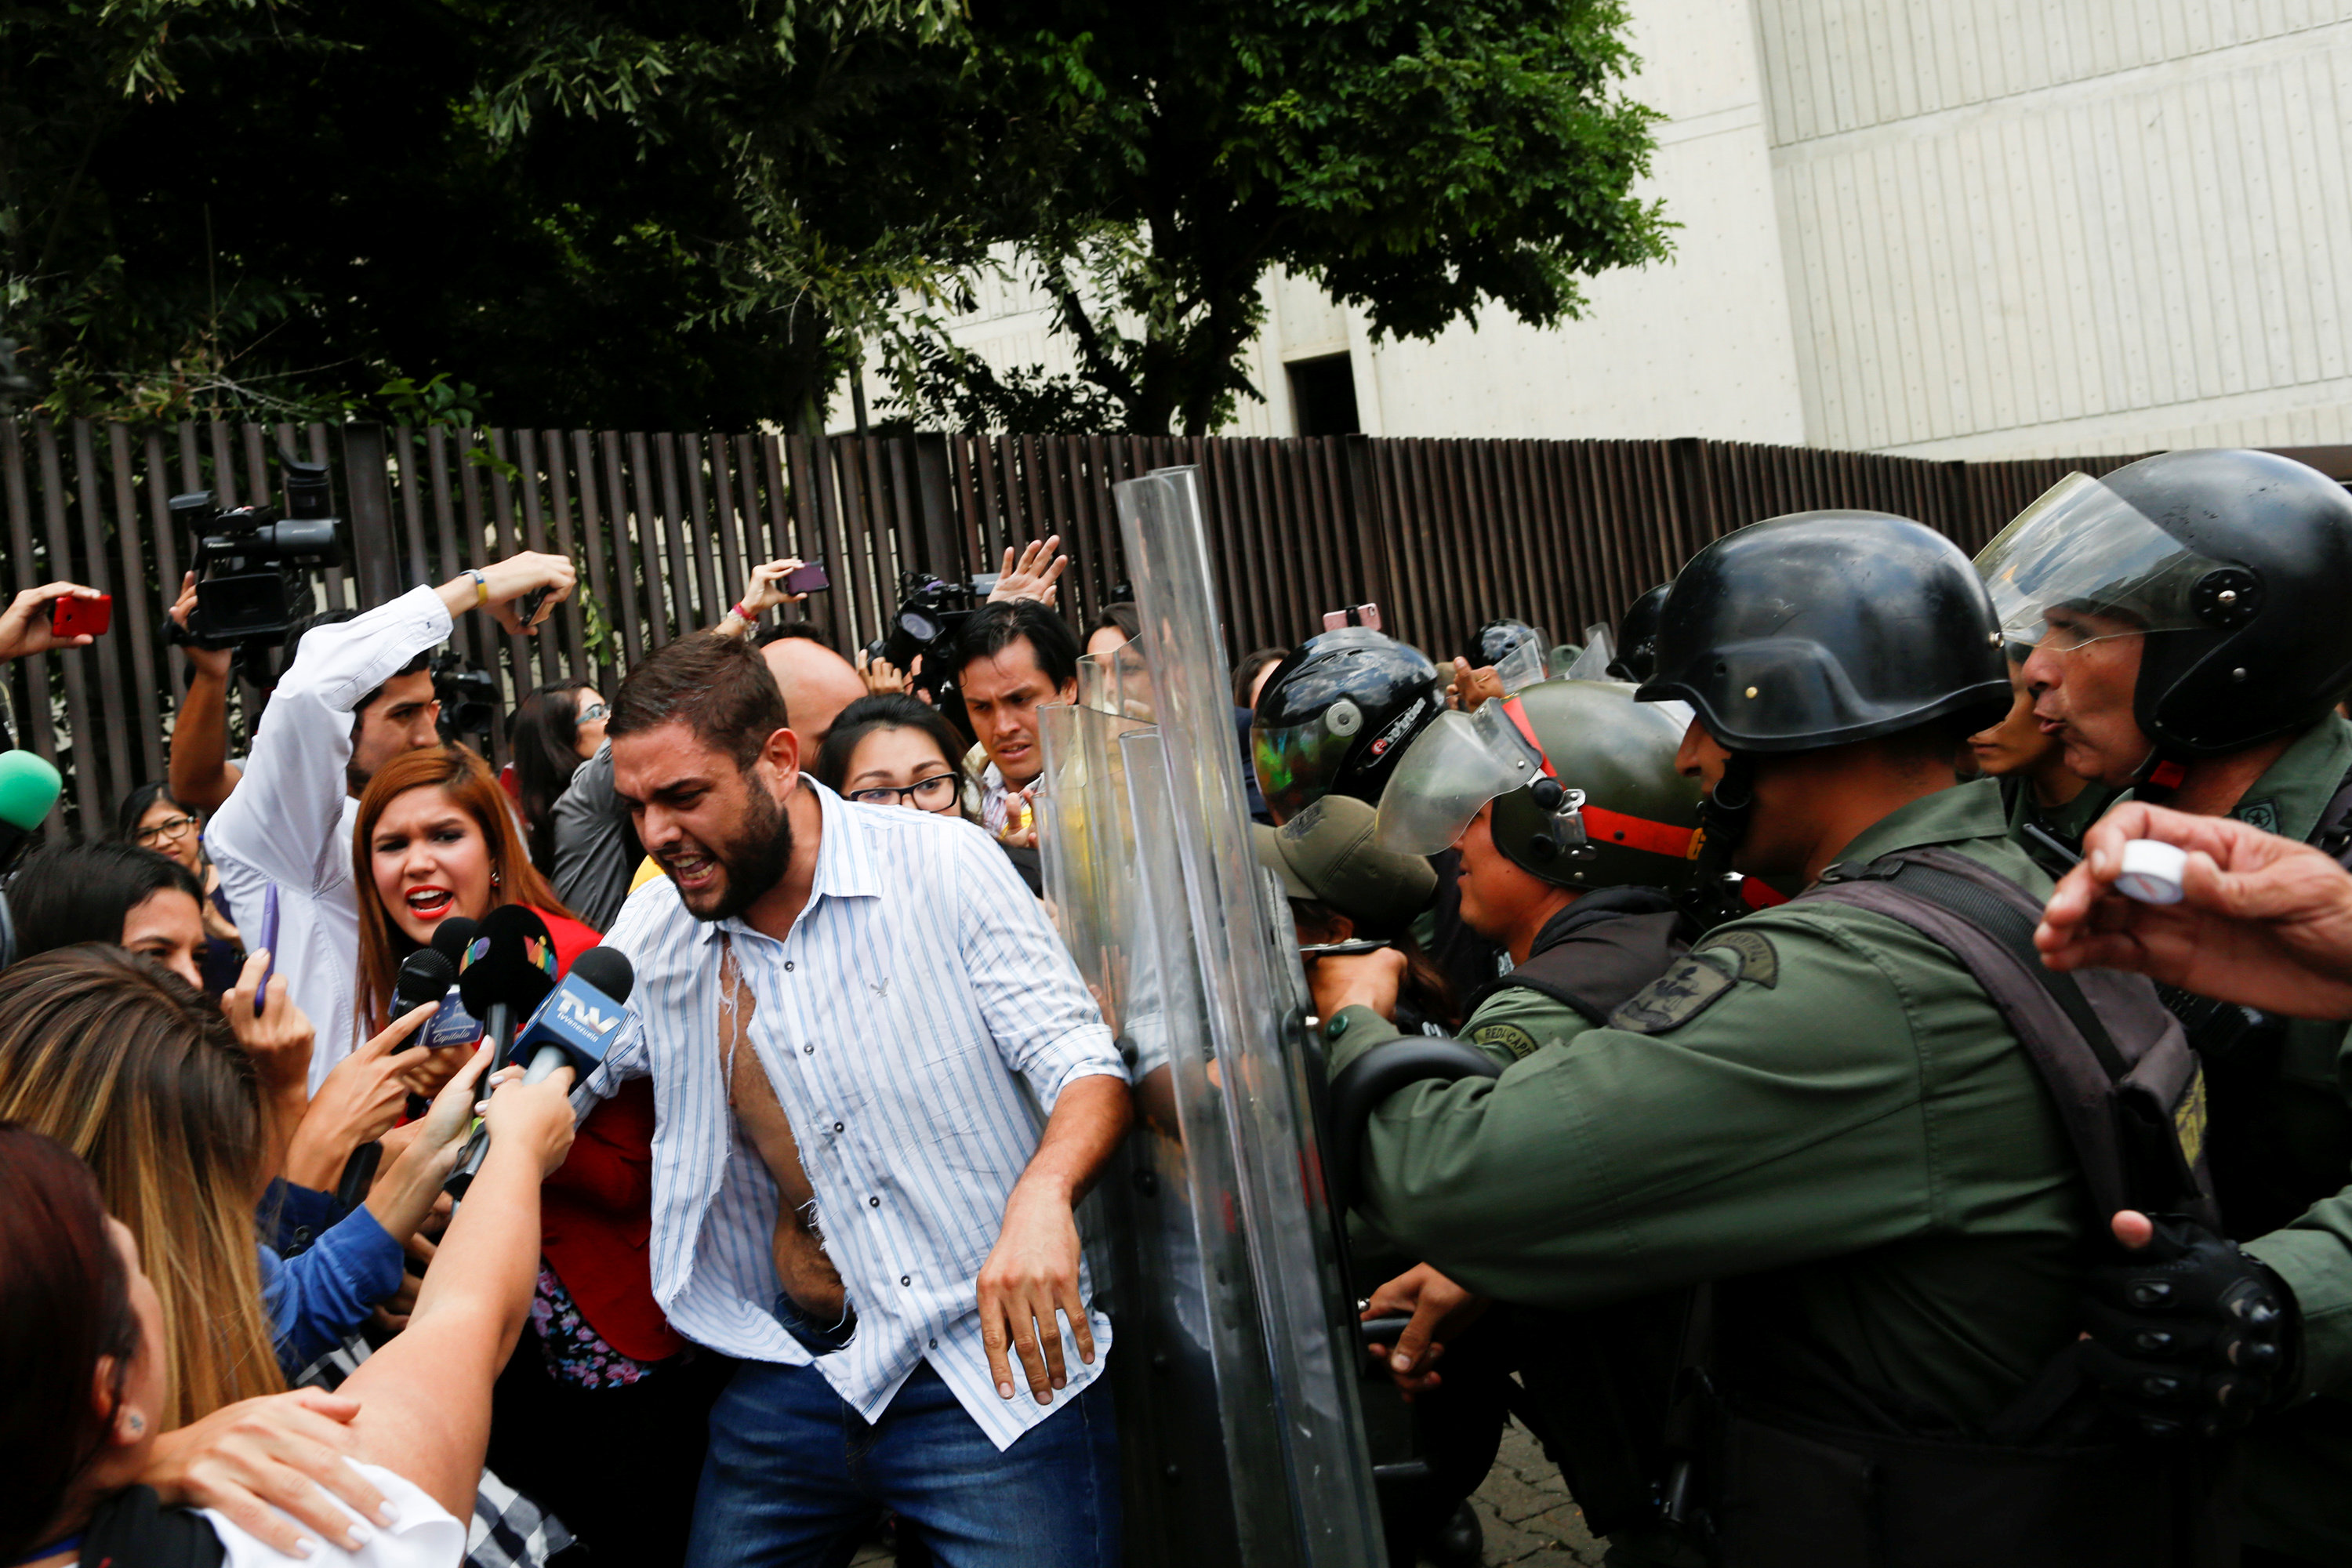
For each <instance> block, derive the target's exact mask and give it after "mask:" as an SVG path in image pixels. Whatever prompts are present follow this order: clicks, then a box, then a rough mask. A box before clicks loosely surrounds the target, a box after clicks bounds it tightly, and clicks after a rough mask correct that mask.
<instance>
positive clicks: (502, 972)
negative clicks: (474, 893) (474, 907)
mask: <svg viewBox="0 0 2352 1568" xmlns="http://www.w3.org/2000/svg"><path fill="white" fill-rule="evenodd" d="M554 989H555V939H554V938H553V937H551V936H550V935H549V934H548V931H547V922H546V921H543V920H541V919H540V918H539V916H538V915H537V914H536V913H535V912H533V911H532V910H530V909H527V908H525V907H524V906H523V905H521V904H501V905H499V907H498V908H497V909H495V910H491V911H490V912H489V913H488V915H486V916H484V917H483V920H482V923H481V924H480V925H479V926H478V927H476V928H475V930H474V936H473V940H472V941H470V942H467V944H466V956H465V958H464V960H463V961H462V962H461V963H459V964H458V965H457V995H458V998H459V1000H461V1001H463V1002H464V1003H465V1004H466V1011H467V1012H468V1013H471V1014H472V1015H473V1016H475V1017H477V1018H479V1019H480V1020H481V1021H482V1032H483V1033H484V1034H486V1035H488V1037H490V1039H491V1040H493V1041H494V1042H496V1044H497V1046H498V1048H499V1055H500V1056H501V1057H503V1056H504V1055H505V1054H506V1049H507V1043H508V1041H509V1039H511V1038H512V1037H513V1033H514V1020H515V1015H516V1014H518V1013H520V1014H524V1015H528V1014H530V1012H531V1010H532V1009H534V1008H536V1007H537V1006H538V1005H540V1004H541V1002H544V1001H546V1000H547V994H548V993H549V992H550V991H552V990H554Z"/></svg>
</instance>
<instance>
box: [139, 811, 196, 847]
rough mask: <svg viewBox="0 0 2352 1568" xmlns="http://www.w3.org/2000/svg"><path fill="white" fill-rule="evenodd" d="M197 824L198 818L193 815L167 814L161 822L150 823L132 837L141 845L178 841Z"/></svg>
mask: <svg viewBox="0 0 2352 1568" xmlns="http://www.w3.org/2000/svg"><path fill="white" fill-rule="evenodd" d="M195 825H196V819H195V818H194V817H193V816H167V817H165V818H164V819H163V821H161V822H154V823H150V824H148V825H147V826H144V827H142V828H141V829H140V830H139V831H138V832H136V833H134V834H132V835H131V837H132V838H133V839H134V840H136V841H137V842H138V843H140V844H141V845H150V844H162V843H164V842H166V841H171V842H177V841H178V840H179V839H180V838H181V837H183V836H184V835H185V834H186V833H187V831H188V829H189V828H191V827H194V826H195Z"/></svg>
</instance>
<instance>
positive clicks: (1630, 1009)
mask: <svg viewBox="0 0 2352 1568" xmlns="http://www.w3.org/2000/svg"><path fill="white" fill-rule="evenodd" d="M1731 986H1732V979H1731V976H1730V975H1728V974H1726V973H1724V972H1723V971H1722V970H1720V969H1717V967H1716V966H1715V965H1714V964H1712V963H1708V962H1707V961H1706V960H1705V959H1703V958H1701V957H1699V956H1698V955H1697V954H1696V953H1693V954H1691V955H1690V956H1689V957H1687V958H1685V959H1683V960H1682V961H1681V962H1680V963H1676V964H1675V966H1674V967H1673V968H1672V969H1669V970H1667V971H1666V972H1665V973H1664V974H1661V975H1660V976H1658V978H1656V979H1655V980H1653V981H1652V982H1650V984H1649V985H1648V987H1647V988H1645V989H1644V990H1643V991H1641V992H1640V993H1638V994H1635V995H1634V996H1633V997H1631V998H1630V999H1628V1000H1627V1001H1625V1002H1624V1003H1623V1004H1622V1005H1620V1006H1619V1007H1618V1009H1617V1011H1615V1012H1614V1013H1612V1014H1610V1015H1609V1026H1610V1027H1611V1028H1612V1029H1630V1030H1632V1031H1633V1033H1634V1034H1637V1035H1663V1034H1664V1033H1665V1032H1666V1031H1667V1030H1669V1029H1676V1028H1680V1027H1681V1026H1683V1025H1685V1024H1687V1023H1689V1022H1690V1021H1691V1020H1692V1019H1693V1018H1696V1017H1697V1016H1699V1015H1700V1014H1701V1013H1704V1012H1706V1010H1707V1009H1708V1008H1709V1007H1711V1006H1713V1005H1715V1004H1716V1002H1717V999H1718V998H1720V997H1721V996H1722V995H1723V994H1724V993H1726V992H1727V991H1729V990H1730V989H1731Z"/></svg>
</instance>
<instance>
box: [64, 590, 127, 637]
mask: <svg viewBox="0 0 2352 1568" xmlns="http://www.w3.org/2000/svg"><path fill="white" fill-rule="evenodd" d="M113 624H114V595H111V594H100V595H99V596H98V597H97V598H95V599H85V598H83V597H82V596H81V595H79V594H68V595H66V596H65V597H64V598H62V599H54V600H52V601H50V604H49V635H50V636H51V637H85V636H86V637H104V636H105V635H106V628H107V627H108V626H112V625H113Z"/></svg>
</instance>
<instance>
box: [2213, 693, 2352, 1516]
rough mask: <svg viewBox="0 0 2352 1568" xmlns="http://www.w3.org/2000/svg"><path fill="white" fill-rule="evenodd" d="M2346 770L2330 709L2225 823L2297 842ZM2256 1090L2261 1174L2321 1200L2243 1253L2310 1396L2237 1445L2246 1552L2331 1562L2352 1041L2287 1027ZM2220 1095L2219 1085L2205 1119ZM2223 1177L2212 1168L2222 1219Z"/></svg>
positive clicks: (2348, 1352) (2349, 1387) (2348, 1449)
mask: <svg viewBox="0 0 2352 1568" xmlns="http://www.w3.org/2000/svg"><path fill="white" fill-rule="evenodd" d="M2347 773H2352V724H2347V722H2346V721H2344V720H2342V719H2340V718H2338V717H2336V715H2335V714H2332V713H2331V714H2329V715H2328V716H2327V717H2326V718H2325V719H2322V720H2321V721H2319V722H2318V723H2317V724H2315V725H2314V726H2313V727H2312V728H2311V729H2310V730H2309V731H2306V732H2305V733H2304V734H2303V735H2302V736H2301V737H2300V738H2298V739H2297V740H2296V741H2295V742H2294V745H2292V746H2290V747H2289V748H2288V749H2287V751H2286V752H2285V753H2284V755H2283V756H2281V757H2280V758H2279V760H2278V761H2277V762H2275V763H2273V764H2271V767H2270V769H2269V770H2268V771H2267V772H2265V773H2263V776H2262V777H2261V778H2259V779H2257V780H2255V781H2254V783H2253V784H2252V785H2251V786H2249V787H2248V789H2247V790H2246V793H2245V795H2243V796H2242V798H2241V799H2240V800H2239V803H2238V805H2237V806H2236V808H2235V809H2234V810H2232V811H2231V813H2230V815H2231V816H2234V817H2236V818H2238V819H2239V820H2240V821H2242V822H2246V823H2251V824H2252V825H2253V826H2256V827H2260V828H2263V829H2264V830H2265V831H2267V832H2272V833H2279V834H2284V835H2285V836H2286V837H2290V838H2297V839H2302V838H2308V837H2310V836H2311V834H2312V832H2313V831H2314V830H2315V828H2316V827H2317V826H2319V817H2320V814H2321V812H2322V811H2323V810H2324V809H2325V808H2326V805H2327V803H2328V801H2329V799H2330V798H2331V797H2333V796H2334V795H2335V794H2336V790H2337V789H2338V788H2339V787H2341V786H2342V784H2343V783H2344V780H2345V776H2346V774H2347ZM2265 1087H2266V1089H2267V1093H2266V1094H2265V1096H2264V1103H2263V1104H2261V1105H2259V1106H2257V1107H2254V1108H2252V1113H2253V1114H2254V1115H2255V1116H2256V1117H2258V1118H2259V1120H2258V1121H2256V1123H2255V1126H2256V1128H2257V1129H2258V1133H2257V1135H2258V1136H2259V1137H2260V1138H2261V1140H2262V1141H2263V1143H2264V1145H2265V1146H2266V1147H2268V1148H2269V1149H2271V1150H2272V1151H2273V1153H2274V1156H2275V1162H2276V1163H2274V1164H2273V1166H2272V1168H2271V1174H2272V1176H2273V1179H2274V1180H2275V1181H2277V1182H2278V1183H2280V1184H2282V1185H2284V1187H2285V1188H2286V1189H2288V1190H2290V1191H2295V1190H2299V1191H2300V1192H2301V1193H2303V1194H2327V1195H2326V1196H2324V1197H2317V1198H2315V1199H2313V1198H2311V1197H2308V1196H2306V1199H2305V1201H2309V1202H2311V1205H2312V1206H2311V1207H2310V1208H2309V1210H2308V1211H2307V1212H2306V1213H2305V1214H2304V1215H2301V1217H2299V1218H2296V1219H2294V1220H2293V1221H2291V1222H2287V1223H2285V1224H2284V1226H2283V1227H2282V1228H2279V1229H2275V1230H2272V1231H2271V1233H2270V1234H2269V1235H2266V1236H2263V1237H2261V1238H2260V1239H2258V1240H2248V1241H2247V1245H2246V1250H2247V1251H2248V1252H2251V1253H2252V1254H2253V1255H2254V1256H2255V1257H2256V1258H2260V1259H2261V1260H2262V1261H2263V1263H2265V1264H2267V1265H2269V1266H2270V1267H2271V1268H2273V1269H2275V1270H2276V1271H2277V1273H2278V1275H2279V1277H2280V1278H2281V1279H2284V1280H2285V1281H2286V1283H2287V1285H2288V1287H2289V1288H2290V1289H2293V1290H2294V1296H2295V1300H2296V1303H2297V1304H2298V1306H2299V1307H2300V1308H2301V1310H2302V1316H2303V1335H2304V1340H2303V1356H2302V1364H2301V1369H2300V1370H2301V1376H2300V1381H2299V1387H2298V1389H2297V1392H2298V1393H2299V1394H2315V1395H2317V1397H2316V1398H2312V1399H2307V1400H2306V1401H2305V1403H2303V1404H2300V1405H2295V1406H2294V1407H2293V1408H2291V1409H2289V1410H2286V1411H2284V1412H2282V1413H2280V1414H2277V1415H2270V1416H2266V1417H2264V1418H2263V1419H2262V1420H2260V1421H2257V1422H2256V1423H2255V1424H2254V1426H2252V1428H2251V1429H2250V1430H2249V1431H2248V1432H2247V1434H2246V1436H2245V1437H2244V1438H2243V1439H2242V1455H2243V1460H2242V1465H2241V1467H2240V1472H2241V1475H2242V1487H2243V1507H2244V1510H2245V1534H2246V1539H2247V1541H2248V1542H2250V1543H2252V1544H2255V1545H2261V1546H2267V1547H2270V1548H2272V1549H2273V1550H2274V1551H2281V1552H2294V1553H2295V1554H2297V1555H2300V1556H2305V1557H2312V1558H2316V1559H2319V1560H2321V1561H2326V1562H2338V1561H2342V1560H2344V1559H2345V1558H2346V1557H2347V1554H2352V1405H2347V1404H2346V1403H2345V1400H2346V1398H2347V1396H2352V1187H2347V1186H2346V1182H2347V1174H2352V1037H2347V1033H2346V1031H2345V1027H2344V1026H2343V1025H2342V1024H2340V1023H2321V1022H2310V1021H2296V1022H2293V1023H2290V1024H2288V1025H2287V1026H2286V1030H2285V1037H2284V1041H2283V1043H2282V1046H2281V1049H2280V1052H2279V1058H2278V1065H2277V1068H2276V1072H2275V1076H2274V1078H2273V1080H2272V1081H2271V1082H2270V1083H2269V1084H2268V1085H2267V1086H2265ZM2220 1094H2221V1087H2220V1086H2219V1085H2217V1089H2216V1096H2217V1098H2216V1115H2217V1117H2218V1116H2220V1115H2221V1114H2224V1111H2223V1110H2222V1106H2221V1100H2220V1098H2219V1097H2220ZM2219 1136H2220V1131H2219V1130H2218V1129H2217V1141H2218V1139H2219ZM2228 1174H2229V1171H2228V1169H2227V1167H2223V1168H2220V1169H2217V1170H2216V1172H2215V1179H2216V1181H2217V1183H2220V1184H2221V1199H2222V1205H2223V1208H2224V1211H2225V1214H2226V1213H2227V1211H2228V1210H2229V1208H2230V1206H2231V1189H2230V1187H2229V1186H2228V1184H2227V1179H2228ZM2232 1228H2233V1229H2235V1228H2237V1227H2235V1226H2233V1227H2232ZM2239 1239H2241V1240H2246V1238H2245V1237H2240V1238H2239Z"/></svg>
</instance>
